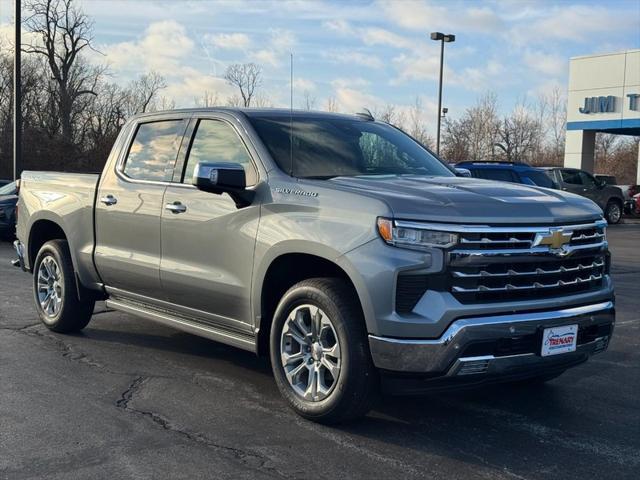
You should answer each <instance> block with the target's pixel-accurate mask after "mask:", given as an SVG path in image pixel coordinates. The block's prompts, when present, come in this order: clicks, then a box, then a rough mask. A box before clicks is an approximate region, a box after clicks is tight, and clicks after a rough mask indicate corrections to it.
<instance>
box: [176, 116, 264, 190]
mask: <svg viewBox="0 0 640 480" xmlns="http://www.w3.org/2000/svg"><path fill="white" fill-rule="evenodd" d="M198 162H230V163H239V164H240V165H242V166H243V167H244V171H245V175H246V178H247V185H255V184H256V182H257V180H258V176H257V173H256V170H255V168H254V166H253V164H252V163H251V157H250V156H249V152H247V149H246V147H245V146H244V143H242V140H241V139H240V137H238V134H237V133H236V132H235V130H234V129H233V128H232V127H231V126H230V125H228V124H226V123H224V122H221V121H219V120H200V122H198V127H197V129H196V133H195V137H194V139H193V143H192V144H191V149H190V150H189V158H188V159H187V166H186V168H185V172H184V176H183V180H182V181H183V183H191V179H192V178H193V171H194V170H195V167H196V163H198Z"/></svg>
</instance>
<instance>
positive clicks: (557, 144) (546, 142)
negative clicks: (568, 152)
mask: <svg viewBox="0 0 640 480" xmlns="http://www.w3.org/2000/svg"><path fill="white" fill-rule="evenodd" d="M536 112H537V116H538V121H539V122H540V125H541V129H542V138H541V145H540V147H539V149H538V150H539V151H538V152H537V154H536V155H535V157H537V158H534V159H533V161H534V163H537V164H546V165H561V164H562V160H563V158H564V140H565V130H566V124H567V99H566V97H565V95H564V93H563V91H562V90H561V89H560V88H559V87H555V88H554V89H553V90H552V91H551V92H549V93H547V94H541V95H539V96H538V101H537V104H536Z"/></svg>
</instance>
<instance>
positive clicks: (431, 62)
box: [393, 52, 449, 83]
mask: <svg viewBox="0 0 640 480" xmlns="http://www.w3.org/2000/svg"><path fill="white" fill-rule="evenodd" d="M393 63H394V65H395V66H396V69H397V72H398V75H397V77H396V78H395V79H394V81H393V82H394V83H402V82H406V81H409V80H435V79H437V78H438V76H439V74H440V57H439V56H438V55H430V54H428V53H427V52H425V53H424V54H421V55H407V54H405V53H401V54H400V55H398V56H396V57H395V58H394V59H393ZM445 72H447V74H448V72H449V68H448V67H446V65H445Z"/></svg>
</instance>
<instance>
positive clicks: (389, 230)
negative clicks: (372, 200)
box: [377, 217, 458, 249]
mask: <svg viewBox="0 0 640 480" xmlns="http://www.w3.org/2000/svg"><path fill="white" fill-rule="evenodd" d="M377 223H378V233H379V234H380V236H381V237H382V239H383V240H384V241H385V242H387V243H388V244H389V245H394V246H396V247H405V248H414V249H422V248H433V247H436V248H449V247H452V246H453V245H455V244H456V243H458V234H457V233H451V232H444V231H441V230H432V229H430V228H429V227H428V225H425V226H424V228H422V227H421V226H415V227H414V226H411V227H409V226H406V225H396V223H395V222H394V221H393V220H391V219H388V218H383V217H379V218H378V222H377Z"/></svg>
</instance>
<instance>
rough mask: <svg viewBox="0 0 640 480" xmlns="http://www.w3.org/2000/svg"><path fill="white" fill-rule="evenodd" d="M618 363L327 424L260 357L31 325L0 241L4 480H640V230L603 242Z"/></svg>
mask: <svg viewBox="0 0 640 480" xmlns="http://www.w3.org/2000/svg"><path fill="white" fill-rule="evenodd" d="M609 241H610V244H611V247H612V251H613V259H614V263H613V269H612V270H613V276H614V279H615V282H616V290H617V309H618V316H617V325H616V331H615V334H614V338H613V340H612V342H611V345H610V347H609V350H608V351H607V352H605V353H604V354H601V355H598V356H596V357H594V358H593V359H592V360H591V361H590V362H588V363H587V364H583V365H581V366H579V367H577V368H575V369H573V370H570V371H568V372H567V373H566V374H564V375H563V376H561V377H560V378H558V379H556V380H553V381H551V382H550V383H548V384H547V385H545V386H542V387H519V388H516V387H505V386H494V387H486V388H483V389H478V390H473V391H466V392H464V393H460V392H458V393H446V394H442V393H440V394H437V395H431V396H425V397H419V398H385V399H383V400H382V402H381V403H380V405H379V406H378V407H377V408H376V409H375V410H374V411H372V412H371V413H370V414H369V416H368V417H367V418H365V419H364V420H362V421H360V422H357V423H354V424H351V425H346V426H340V427H323V426H319V425H315V424H313V423H309V422H307V421H305V420H302V419H300V418H298V417H297V416H296V415H295V414H293V413H292V412H291V411H290V410H289V409H288V408H287V407H286V405H285V403H284V401H283V400H281V398H280V395H279V394H278V391H277V389H276V387H275V384H274V382H273V379H272V377H271V373H270V367H269V364H268V361H267V360H266V359H259V358H256V357H254V356H253V355H251V354H249V353H246V352H242V351H239V350H235V349H233V348H231V347H226V346H224V345H220V344H217V343H214V342H211V341H208V340H205V339H201V338H198V337H194V336H191V335H188V334H185V333H180V332H178V331H175V330H171V329H169V328H165V327H162V326H158V325H156V324H154V323H150V322H148V321H144V320H140V319H137V318H134V317H130V316H128V315H124V314H120V313H117V312H106V311H105V309H104V306H103V305H98V306H97V307H96V315H95V316H94V319H93V321H92V322H91V323H90V324H89V326H88V327H87V328H86V329H85V330H84V331H83V332H82V333H81V334H78V335H71V336H63V335H57V334H53V333H50V332H49V331H48V330H46V328H44V327H43V326H41V325H40V324H39V323H38V322H37V320H36V314H35V311H34V308H33V306H32V298H31V276H30V275H27V274H24V273H22V272H20V271H18V270H17V269H14V268H13V267H11V266H10V264H9V260H10V259H12V258H13V253H12V251H11V248H10V244H9V243H1V244H0V478H3V479H11V480H14V479H15V480H17V479H26V478H29V479H35V478H43V479H44V478H46V479H48V480H51V479H65V480H69V479H76V478H77V479H86V478H91V479H99V478H108V479H113V478H126V479H129V478H132V479H133V478H167V479H169V478H170V479H178V478H189V479H197V478H233V479H239V478H251V479H261V478H314V479H323V478H331V479H336V478H347V479H356V478H368V479H372V478H385V479H386V478H403V479H404V478H434V479H438V478H446V479H456V478H465V479H467V478H489V479H502V478H518V479H523V478H524V479H547V478H563V479H566V478H580V479H582V478H592V477H595V478H617V479H622V478H638V476H637V475H638V472H640V400H639V398H640V348H639V347H640V225H637V224H636V225H621V226H618V227H613V228H610V229H609Z"/></svg>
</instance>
